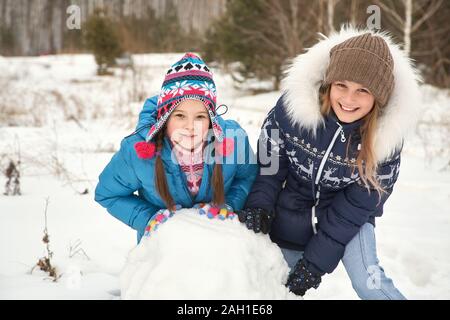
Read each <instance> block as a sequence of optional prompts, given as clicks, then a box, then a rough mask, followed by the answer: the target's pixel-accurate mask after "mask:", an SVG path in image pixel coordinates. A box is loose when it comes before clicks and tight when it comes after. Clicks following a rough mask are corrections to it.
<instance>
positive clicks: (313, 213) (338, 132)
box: [311, 122, 347, 234]
mask: <svg viewBox="0 0 450 320" xmlns="http://www.w3.org/2000/svg"><path fill="white" fill-rule="evenodd" d="M336 123H337V125H338V129H337V130H336V132H335V133H334V136H333V139H331V142H330V144H329V145H328V148H327V151H325V154H324V156H323V158H322V161H321V162H320V165H319V169H318V171H317V175H316V180H315V181H314V186H315V187H316V190H317V191H316V194H315V199H314V202H315V203H314V206H313V207H312V210H311V224H312V228H313V231H314V234H316V233H317V228H316V223H317V222H318V221H317V216H316V206H317V205H318V204H319V202H320V185H319V181H320V178H321V176H322V172H323V168H324V167H325V163H326V162H327V160H328V157H329V156H330V152H331V149H332V148H333V146H334V144H335V142H336V139H337V137H338V136H339V135H341V142H345V141H347V139H346V138H345V133H344V130H343V128H342V125H341V124H340V123H339V122H336Z"/></svg>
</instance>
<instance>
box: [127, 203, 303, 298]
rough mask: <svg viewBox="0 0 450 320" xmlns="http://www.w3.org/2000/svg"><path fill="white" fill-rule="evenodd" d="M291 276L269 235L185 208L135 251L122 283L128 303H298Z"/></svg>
mask: <svg viewBox="0 0 450 320" xmlns="http://www.w3.org/2000/svg"><path fill="white" fill-rule="evenodd" d="M288 272H289V268H288V266H287V263H286V262H285V260H284V258H283V255H282V253H281V250H280V249H279V248H278V246H277V245H275V244H274V243H273V242H272V241H271V240H270V238H269V237H268V236H267V235H263V234H255V233H254V232H252V231H250V230H247V229H246V228H245V226H243V225H242V224H241V223H240V222H239V221H238V220H237V218H235V219H233V220H229V219H227V220H218V219H213V220H211V219H208V218H207V217H206V216H204V215H203V216H201V215H199V214H198V210H197V209H181V210H179V211H178V212H177V213H176V214H175V215H174V216H173V217H172V218H170V219H169V220H168V221H167V222H165V223H164V224H161V225H160V226H159V228H158V229H157V230H156V231H155V232H154V233H152V234H151V236H150V237H148V238H147V237H146V238H143V239H142V241H141V243H140V244H139V245H138V246H137V247H135V248H134V249H133V250H132V251H131V252H130V254H129V257H128V261H127V264H126V266H125V268H124V270H123V272H122V274H121V277H120V285H121V294H122V298H123V299H214V300H215V299H296V298H298V297H297V296H295V295H294V294H292V293H290V292H289V291H288V290H287V289H286V287H285V286H284V283H285V281H286V279H287V275H288Z"/></svg>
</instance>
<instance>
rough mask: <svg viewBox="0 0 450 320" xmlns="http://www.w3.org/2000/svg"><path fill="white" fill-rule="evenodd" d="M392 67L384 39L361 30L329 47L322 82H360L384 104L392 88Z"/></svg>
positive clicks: (392, 63) (389, 53) (391, 60)
mask: <svg viewBox="0 0 450 320" xmlns="http://www.w3.org/2000/svg"><path fill="white" fill-rule="evenodd" d="M393 69H394V61H393V59H392V55H391V52H390V51H389V47H388V45H387V43H386V41H385V40H384V39H383V38H381V37H379V36H374V35H372V34H370V33H365V34H362V35H360V36H356V37H352V38H350V39H347V40H346V41H344V42H342V43H340V44H338V45H336V46H334V47H333V48H332V49H331V51H330V64H329V66H328V69H327V73H326V75H325V81H324V82H325V84H331V83H333V82H334V81H343V80H348V81H352V82H357V83H360V84H362V85H363V86H365V87H367V88H368V89H369V90H370V91H371V92H372V94H373V95H374V96H375V99H376V100H377V101H378V102H379V103H380V104H381V106H384V105H386V103H387V101H388V100H389V96H390V95H391V93H392V90H393V89H394V74H393Z"/></svg>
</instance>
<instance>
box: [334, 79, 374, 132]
mask: <svg viewBox="0 0 450 320" xmlns="http://www.w3.org/2000/svg"><path fill="white" fill-rule="evenodd" d="M330 102H331V107H332V108H333V111H334V113H335V114H336V116H337V117H338V119H339V120H340V121H341V122H344V123H351V122H354V121H357V120H359V119H362V118H363V117H364V116H366V115H367V114H368V113H369V112H370V111H371V110H372V108H373V106H374V103H375V97H374V96H373V94H372V93H371V92H370V91H369V89H367V88H366V87H364V86H363V85H361V84H359V83H356V82H352V81H346V80H343V81H335V82H333V83H332V84H331V90H330Z"/></svg>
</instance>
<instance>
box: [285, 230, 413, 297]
mask: <svg viewBox="0 0 450 320" xmlns="http://www.w3.org/2000/svg"><path fill="white" fill-rule="evenodd" d="M281 251H282V252H283V255H284V259H285V260H286V262H287V263H288V266H289V268H291V269H292V268H293V267H294V265H295V263H296V262H297V261H298V260H299V259H301V258H302V257H303V251H296V250H291V249H284V248H281ZM342 262H343V264H344V267H345V270H346V271H347V274H348V276H349V277H350V280H351V282H352V286H353V289H354V290H355V291H356V293H357V294H358V296H359V297H360V298H361V299H363V300H405V299H406V298H405V297H404V296H403V295H402V294H401V293H400V291H399V290H398V289H397V288H396V287H395V286H394V283H393V282H392V280H391V279H389V278H388V277H386V275H385V273H384V270H383V268H382V267H381V266H380V265H379V260H378V257H377V250H376V241H375V230H374V226H373V225H372V224H370V223H366V224H364V225H363V226H362V227H361V229H360V230H359V233H358V234H357V235H356V236H355V237H354V238H353V239H352V240H351V241H350V242H349V243H348V244H347V246H346V247H345V253H344V257H343V258H342Z"/></svg>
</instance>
